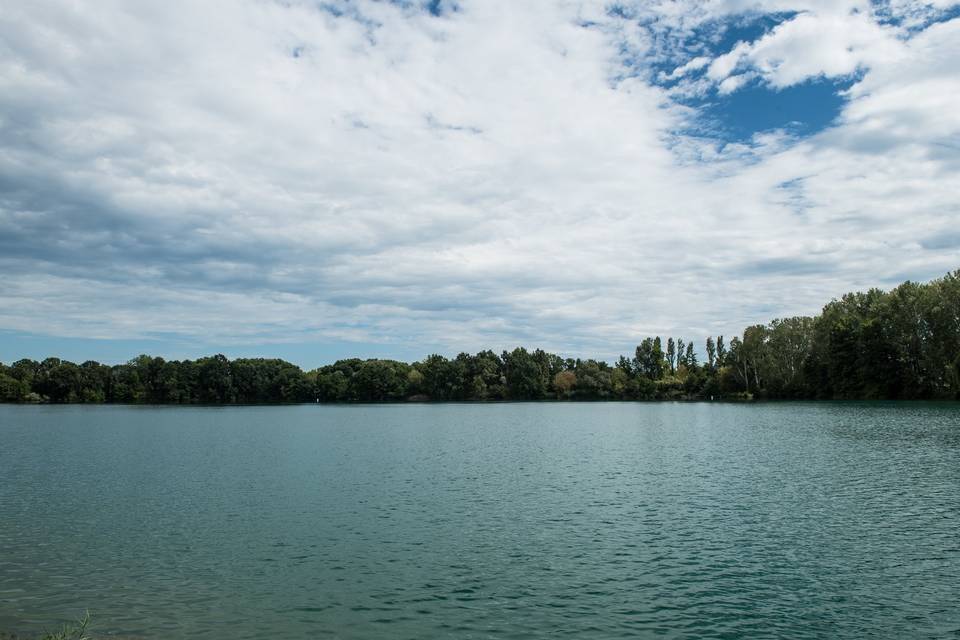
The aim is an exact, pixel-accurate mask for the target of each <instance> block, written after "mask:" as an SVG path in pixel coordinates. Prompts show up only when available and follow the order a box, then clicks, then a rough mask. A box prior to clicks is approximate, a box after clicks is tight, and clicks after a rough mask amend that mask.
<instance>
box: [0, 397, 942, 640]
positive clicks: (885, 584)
mask: <svg viewBox="0 0 960 640" xmlns="http://www.w3.org/2000/svg"><path fill="white" fill-rule="evenodd" d="M85 609H89V610H90V611H91V613H92V615H93V631H94V632H96V633H97V634H118V635H124V636H135V637H144V638H213V639H219V638H224V639H240V638H278V639H287V638H320V637H334V638H391V639H392V638H443V637H456V638H535V637H547V636H550V637H554V636H564V635H565V636H569V637H575V638H613V637H654V636H662V637H725V638H742V637H752V638H757V637H790V638H863V637H866V636H874V637H884V638H906V637H911V638H914V637H945V636H946V637H957V636H958V635H960V405H956V404H954V405H949V404H940V405H937V404H894V403H891V404H868V403H849V404H840V403H823V404H804V403H785V404H753V405H733V404H639V403H622V404H621V403H603V404H600V403H598V404H485V405H484V404H461V405H457V404H448V405H381V406H349V407H348V406H311V405H305V406H287V407H233V408H212V407H211V408H204V407H197V408H172V407H171V408H163V407H121V406H104V407H79V406H64V407H55V406H0V630H6V631H16V632H21V633H24V632H27V633H33V632H36V631H39V630H42V629H51V628H52V627H53V626H54V625H55V624H56V623H58V622H59V621H62V620H66V619H70V618H77V617H79V616H80V615H81V614H82V613H83V611H84V610H85Z"/></svg>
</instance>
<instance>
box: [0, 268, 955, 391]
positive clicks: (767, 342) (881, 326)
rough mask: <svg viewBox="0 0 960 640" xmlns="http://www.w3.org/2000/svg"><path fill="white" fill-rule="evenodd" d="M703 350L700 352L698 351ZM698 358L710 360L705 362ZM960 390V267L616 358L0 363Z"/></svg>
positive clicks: (346, 382) (27, 384) (17, 373)
mask: <svg viewBox="0 0 960 640" xmlns="http://www.w3.org/2000/svg"><path fill="white" fill-rule="evenodd" d="M701 354H702V355H701ZM701 357H702V358H703V360H702V361H701ZM748 397H761V398H818V399H821V398H822V399H829V398H843V399H847V398H850V399H852V398H864V399H924V398H931V399H932V398H939V399H958V398H960V271H955V272H953V273H951V274H948V275H947V276H945V277H943V278H940V279H938V280H934V281H932V282H929V283H926V284H917V283H913V282H905V283H904V284H902V285H900V286H898V287H897V288H895V289H893V290H892V291H889V292H883V291H880V290H879V289H872V290H870V291H868V292H866V293H851V294H847V295H845V296H843V297H842V298H840V299H839V300H833V301H832V302H830V303H829V304H828V305H827V306H826V307H824V309H823V312H822V313H821V314H820V315H819V316H816V317H812V318H810V317H794V318H781V319H777V320H774V321H772V322H770V323H769V324H767V325H755V326H752V327H748V328H747V329H746V330H745V331H744V332H743V335H741V336H735V337H733V338H731V339H730V341H729V342H725V340H724V337H723V336H716V337H709V338H707V339H706V341H705V343H704V344H703V350H702V351H698V349H697V348H696V347H695V346H694V343H693V342H692V341H685V340H684V339H683V338H674V337H668V338H666V340H665V341H664V340H663V339H662V338H660V337H656V338H646V339H644V340H643V341H642V342H641V343H640V344H639V345H638V346H637V348H636V350H635V352H634V353H633V355H632V357H629V358H628V357H625V356H621V357H620V358H619V360H618V361H617V362H616V363H615V364H613V365H610V364H609V363H607V362H603V361H599V360H592V359H590V360H583V359H579V358H577V359H573V358H562V357H560V356H558V355H555V354H552V353H547V352H545V351H542V350H540V349H537V350H534V351H528V350H527V349H524V348H522V347H518V348H516V349H514V350H513V351H504V352H502V353H500V354H497V353H494V352H493V351H481V352H480V353H477V354H475V355H470V354H467V353H461V354H460V355H458V356H457V357H455V358H453V359H449V358H446V357H444V356H441V355H431V356H429V357H427V358H425V359H424V360H423V361H421V362H414V363H412V364H408V363H405V362H398V361H396V360H360V359H350V360H340V361H338V362H336V363H334V364H332V365H328V366H324V367H320V368H319V369H316V370H314V371H309V372H304V371H302V370H301V369H300V368H299V367H297V366H296V365H293V364H291V363H289V362H285V361H283V360H275V359H262V358H258V359H248V358H241V359H237V360H228V359H227V358H226V357H224V356H222V355H217V356H212V357H208V358H200V359H198V360H182V361H178V360H172V361H167V360H164V359H163V358H154V357H150V356H146V355H143V356H139V357H137V358H135V359H133V360H131V361H130V362H128V363H126V364H121V365H113V366H109V365H103V364H99V363H97V362H93V361H88V362H84V363H83V364H80V365H77V364H74V363H72V362H67V361H63V360H60V359H58V358H47V359H46V360H44V361H42V362H36V361H34V360H19V361H17V362H14V363H13V364H12V365H10V366H5V365H3V364H2V363H0V401H5V402H31V401H33V402H40V401H44V402H89V403H100V402H119V403H164V404H165V403H181V404H188V403H209V404H232V403H281V402H314V401H321V402H395V401H404V400H436V401H451V400H547V399H557V400H658V399H697V398H717V399H720V398H748Z"/></svg>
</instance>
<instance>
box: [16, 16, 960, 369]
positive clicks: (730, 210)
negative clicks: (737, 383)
mask: <svg viewBox="0 0 960 640" xmlns="http://www.w3.org/2000/svg"><path fill="white" fill-rule="evenodd" d="M958 221H960V5H958V3H955V2H950V1H943V0H936V1H928V2H924V1H921V0H888V1H883V2H868V1H860V0H796V1H791V0H768V1H765V2H750V1H748V0H701V1H694V0H689V1H682V0H674V1H671V0H640V1H636V2H631V1H622V2H616V3H611V2H604V1H602V0H598V1H593V0H552V1H545V0H543V1H541V0H524V1H522V2H519V1H503V2H501V1H497V0H457V1H453V0H440V1H432V2H426V1H415V0H408V1H402V2H401V1H394V2H390V1H386V0H381V1H373V0H358V1H356V2H348V1H345V0H329V1H320V0H314V1H308V0H302V1H301V0H205V1H204V2H196V1H195V0H162V1H156V2H154V1H150V0H144V1H138V2H129V1H128V0H31V1H30V2H22V1H19V0H0V360H3V361H5V362H10V361H12V360H15V359H17V358H20V357H35V358H40V357H44V356H46V355H54V354H55V355H61V356H63V357H67V358H70V359H74V360H78V361H82V360H84V359H88V358H93V359H98V360H101V361H106V362H117V361H124V360H126V359H128V358H130V357H133V356H135V355H136V354H138V353H140V352H148V353H152V354H157V355H163V356H166V357H193V356H197V355H201V354H208V353H213V352H223V353H226V354H228V355H231V356H239V355H265V356H274V355H275V356H280V357H285V358H287V359H290V360H292V361H294V362H297V363H299V364H301V365H304V366H308V367H312V366H316V365H319V364H323V363H326V362H330V361H332V360H334V359H336V358H338V357H343V356H347V355H359V356H363V357H375V356H379V357H398V358H403V359H418V358H421V357H423V356H425V355H426V354H428V353H431V352H439V353H444V354H449V355H452V354H455V353H457V352H458V351H461V350H467V351H475V350H478V349H481V348H487V347H490V348H493V349H495V350H499V349H502V348H506V347H512V346H515V345H517V344H524V345H527V346H531V347H543V348H546V349H549V350H553V351H557V352H560V353H563V354H565V355H574V356H576V355H590V356H598V357H602V358H613V357H615V356H616V355H617V354H619V353H630V352H632V350H633V347H634V345H635V344H636V343H637V342H638V341H639V340H641V339H642V338H643V337H644V336H648V335H655V334H660V335H668V334H669V335H675V336H682V337H685V338H687V339H696V340H697V341H698V342H700V341H701V340H702V338H704V337H705V336H707V335H710V334H720V333H722V334H726V335H728V336H729V335H732V334H734V333H736V332H739V331H740V330H741V329H742V328H743V327H744V326H746V325H748V324H751V323H757V322H766V321H768V320H770V319H771V318H773V317H778V316H788V315H798V314H814V313H816V312H817V311H818V310H819V309H820V308H821V307H822V305H823V304H824V303H825V302H827V301H828V300H829V299H830V298H832V297H835V296H838V295H840V294H842V293H844V292H846V291H849V290H856V289H864V288H869V287H874V286H879V287H889V286H891V285H894V284H896V283H898V282H900V281H902V280H905V279H914V280H926V279H929V278H932V277H937V276H939V275H943V274H944V273H946V272H947V271H950V270H953V269H956V268H958V267H960V225H958Z"/></svg>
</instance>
